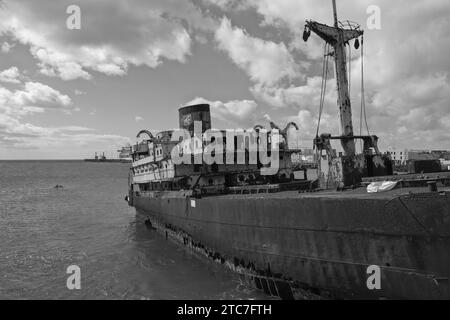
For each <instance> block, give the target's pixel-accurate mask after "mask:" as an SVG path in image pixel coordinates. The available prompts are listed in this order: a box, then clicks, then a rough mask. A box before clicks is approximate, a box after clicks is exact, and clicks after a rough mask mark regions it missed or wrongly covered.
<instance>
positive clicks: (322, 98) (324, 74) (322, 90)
mask: <svg viewBox="0 0 450 320" xmlns="http://www.w3.org/2000/svg"><path fill="white" fill-rule="evenodd" d="M328 60H329V44H328V43H325V47H324V57H323V64H322V85H321V88H320V105H319V120H318V122H317V130H316V137H318V136H319V128H320V121H321V119H322V112H323V106H324V102H325V92H326V88H327V78H328Z"/></svg>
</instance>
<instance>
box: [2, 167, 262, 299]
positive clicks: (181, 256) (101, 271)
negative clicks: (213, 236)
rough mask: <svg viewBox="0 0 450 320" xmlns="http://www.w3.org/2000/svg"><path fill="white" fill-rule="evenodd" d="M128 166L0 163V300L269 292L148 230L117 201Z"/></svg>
mask: <svg viewBox="0 0 450 320" xmlns="http://www.w3.org/2000/svg"><path fill="white" fill-rule="evenodd" d="M128 168H129V164H121V163H88V162H83V161H20V162H17V161H0V299H265V298H267V297H266V296H264V295H263V294H262V293H260V292H258V291H254V290H251V289H249V288H247V287H245V286H244V285H242V284H241V283H240V282H239V281H238V279H237V278H236V277H235V276H234V275H231V274H229V273H228V272H226V271H225V270H223V271H222V270H221V269H220V268H217V266H214V265H212V264H211V263H208V262H205V261H201V260H199V259H198V258H196V257H194V256H192V255H191V254H190V253H188V252H186V251H185V249H184V248H182V247H179V246H177V245H176V244H174V243H172V242H170V241H167V240H165V238H164V237H162V236H161V235H160V234H158V233H155V232H154V231H151V230H149V229H147V228H146V227H145V225H144V223H143V219H142V217H139V216H136V213H135V210H134V209H133V208H131V207H128V205H127V203H126V202H125V201H124V197H125V195H126V194H127V179H128ZM56 185H62V186H63V187H64V188H60V189H56V188H54V187H55V186H56ZM71 265H76V266H79V268H80V270H81V289H80V290H69V289H68V288H67V285H66V283H67V279H68V277H69V276H70V274H67V273H66V272H67V268H68V267H69V266H71Z"/></svg>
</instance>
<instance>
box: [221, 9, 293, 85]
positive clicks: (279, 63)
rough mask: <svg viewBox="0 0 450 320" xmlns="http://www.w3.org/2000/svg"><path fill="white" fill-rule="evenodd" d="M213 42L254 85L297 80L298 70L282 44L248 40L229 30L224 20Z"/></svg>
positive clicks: (244, 36) (231, 27)
mask: <svg viewBox="0 0 450 320" xmlns="http://www.w3.org/2000/svg"><path fill="white" fill-rule="evenodd" d="M215 39H216V41H217V42H218V46H219V48H220V49H222V50H224V51H225V52H227V53H228V55H229V56H230V58H231V60H233V62H234V63H236V64H237V65H238V66H239V67H240V68H241V69H243V70H244V71H245V72H246V73H247V74H248V75H249V77H250V79H251V80H252V81H254V82H255V83H258V84H260V85H262V86H271V85H274V84H276V83H279V82H280V81H282V80H284V79H292V78H296V77H298V76H299V66H298V65H297V64H296V63H295V61H294V58H293V57H292V55H291V54H290V52H289V50H288V49H287V47H286V46H285V44H284V43H275V42H272V41H266V40H262V39H259V38H255V37H252V36H250V35H248V34H247V33H246V32H245V31H244V30H242V29H240V28H237V27H233V26H232V25H231V22H230V20H229V19H227V18H223V19H222V22H221V24H220V26H219V28H218V29H217V30H216V32H215Z"/></svg>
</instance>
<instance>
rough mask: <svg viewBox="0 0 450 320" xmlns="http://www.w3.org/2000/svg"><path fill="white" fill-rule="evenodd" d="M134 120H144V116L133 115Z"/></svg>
mask: <svg viewBox="0 0 450 320" xmlns="http://www.w3.org/2000/svg"><path fill="white" fill-rule="evenodd" d="M134 120H135V121H136V122H141V121H144V118H142V117H141V116H136V117H134Z"/></svg>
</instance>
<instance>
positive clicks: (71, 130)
mask: <svg viewBox="0 0 450 320" xmlns="http://www.w3.org/2000/svg"><path fill="white" fill-rule="evenodd" d="M50 110H61V111H65V112H68V111H71V110H75V108H74V106H73V102H72V100H71V98H70V97H69V96H67V95H65V94H62V93H61V92H59V91H58V90H56V89H54V88H51V87H49V86H47V85H45V84H42V83H39V82H26V83H25V84H23V85H22V87H21V88H19V89H17V90H14V91H11V90H8V89H6V88H4V87H1V86H0V150H1V151H2V155H3V158H5V157H8V154H9V153H10V152H9V153H8V152H4V151H5V150H10V148H15V149H24V150H29V149H33V150H45V151H44V157H45V155H46V152H49V150H58V151H57V152H56V154H60V155H61V154H62V153H61V150H64V152H68V154H69V153H71V157H75V158H76V154H74V152H76V151H74V150H76V149H74V148H73V147H74V146H80V147H84V146H93V145H94V146H95V145H97V146H98V145H99V144H109V145H110V146H117V147H119V146H120V145H122V144H125V143H127V142H129V139H128V138H126V137H121V136H118V135H105V134H98V133H94V132H93V131H94V130H93V129H91V128H87V127H83V126H75V125H69V126H49V127H43V126H38V125H34V124H32V123H29V122H28V121H27V120H25V118H26V116H29V115H32V114H34V113H37V112H40V113H42V112H48V111H50ZM69 146H70V147H69ZM53 147H55V148H53ZM56 147H58V148H56ZM49 148H51V149H49Z"/></svg>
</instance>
